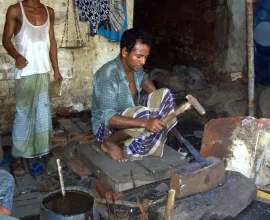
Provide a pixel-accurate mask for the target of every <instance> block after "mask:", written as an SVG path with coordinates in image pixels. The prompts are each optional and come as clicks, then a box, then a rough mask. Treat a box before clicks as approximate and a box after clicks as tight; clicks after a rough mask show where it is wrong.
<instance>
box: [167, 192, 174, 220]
mask: <svg viewBox="0 0 270 220" xmlns="http://www.w3.org/2000/svg"><path fill="white" fill-rule="evenodd" d="M175 192H176V191H175V190H174V189H170V190H169V194H168V200H167V206H166V213H165V220H171V219H172V212H173V208H174V201H175Z"/></svg>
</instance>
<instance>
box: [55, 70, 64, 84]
mask: <svg viewBox="0 0 270 220" xmlns="http://www.w3.org/2000/svg"><path fill="white" fill-rule="evenodd" d="M54 80H55V81H56V82H57V84H58V85H60V84H61V82H62V81H63V77H62V76H61V74H60V73H59V72H56V73H54Z"/></svg>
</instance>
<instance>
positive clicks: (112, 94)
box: [92, 29, 176, 162]
mask: <svg viewBox="0 0 270 220" xmlns="http://www.w3.org/2000/svg"><path fill="white" fill-rule="evenodd" d="M150 47H151V42H150V39H149V36H148V35H147V34H146V33H145V32H143V31H141V30H137V29H129V30H126V31H125V32H124V34H123V36H122V39H121V43H120V54H119V56H118V57H116V58H115V59H114V60H112V61H110V62H108V63H106V64H105V65H103V66H102V67H101V68H100V69H99V70H98V71H97V73H96V74H95V75H94V85H93V100H92V126H93V131H94V134H95V136H96V138H97V141H99V142H101V147H102V149H103V150H104V151H105V152H107V153H108V154H109V155H110V156H111V157H112V158H113V159H114V160H116V161H118V162H124V161H127V160H128V159H140V158H141V157H142V156H147V155H155V156H162V154H163V148H164V143H165V141H166V139H167V133H168V131H169V130H170V129H171V128H172V127H173V126H174V125H175V124H176V119H173V120H171V121H170V122H168V123H167V124H165V123H164V122H163V121H162V120H161V119H162V118H164V117H166V116H167V115H168V114H170V113H172V112H173V111H174V97H173V95H172V94H171V92H170V91H169V90H168V89H159V90H156V88H155V86H154V84H153V83H152V81H151V80H150V79H148V75H147V74H146V73H145V72H144V71H143V70H142V68H143V65H144V64H145V62H146V60H147V57H148V55H149V52H150ZM142 89H143V90H145V91H146V92H147V93H149V94H148V95H147V96H145V97H142V98H141V97H140V92H141V90H142ZM122 141H124V145H125V148H124V151H122V150H121V148H120V145H119V144H120V142H122Z"/></svg>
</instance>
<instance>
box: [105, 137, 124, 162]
mask: <svg viewBox="0 0 270 220" xmlns="http://www.w3.org/2000/svg"><path fill="white" fill-rule="evenodd" d="M101 148H102V149H103V150H104V151H105V152H106V153H107V154H109V155H110V156H111V158H112V159H114V160H116V161H118V162H126V161H128V158H127V157H126V156H125V155H124V153H123V151H122V150H121V148H120V147H119V146H118V145H117V144H115V143H113V142H111V141H108V140H107V141H104V142H103V143H102V144H101Z"/></svg>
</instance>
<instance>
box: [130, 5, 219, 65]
mask: <svg viewBox="0 0 270 220" xmlns="http://www.w3.org/2000/svg"><path fill="white" fill-rule="evenodd" d="M141 5H144V7H141ZM216 7H217V5H216V1H215V0H201V1H195V0H193V1H188V0H182V1H173V0H168V1H166V3H164V1H161V0H157V1H155V7H153V5H152V2H150V1H148V2H147V1H143V0H138V1H135V11H136V13H135V17H134V26H139V27H141V28H145V29H148V30H149V27H151V30H150V33H152V34H153V39H154V40H155V39H164V41H166V43H167V48H166V50H167V51H172V53H173V54H174V56H173V57H172V56H170V53H168V52H165V53H164V51H162V50H161V49H160V47H161V45H162V43H161V44H159V45H155V44H154V45H153V47H152V48H151V53H152V54H155V57H162V59H161V60H158V59H154V58H153V59H152V58H151V57H150V58H149V60H148V63H149V65H153V66H158V67H161V66H163V65H164V66H165V65H166V66H167V65H169V66H170V65H175V64H176V63H178V62H179V57H181V62H182V64H188V65H194V66H196V67H198V68H200V66H199V65H198V64H197V62H193V61H195V60H198V61H202V60H203V61H204V62H207V63H208V65H209V66H211V65H212V64H213V53H214V46H215V23H216V14H215V12H216ZM160 9H162V10H160ZM146 12H147V18H146V16H145V14H146ZM149 18H151V19H149ZM205 18H207V19H205ZM210 18H211V19H210ZM164 33H166V34H164ZM161 41H162V40H161ZM205 41H206V42H207V45H203V46H202V44H203V42H205ZM176 48H180V49H182V50H180V49H176ZM185 48H188V49H189V50H185ZM197 52H200V54H198V53H197ZM202 53H203V55H201V54H202ZM160 61H161V62H162V61H163V62H164V64H163V63H160ZM190 61H191V62H192V63H191V62H190Z"/></svg>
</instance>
